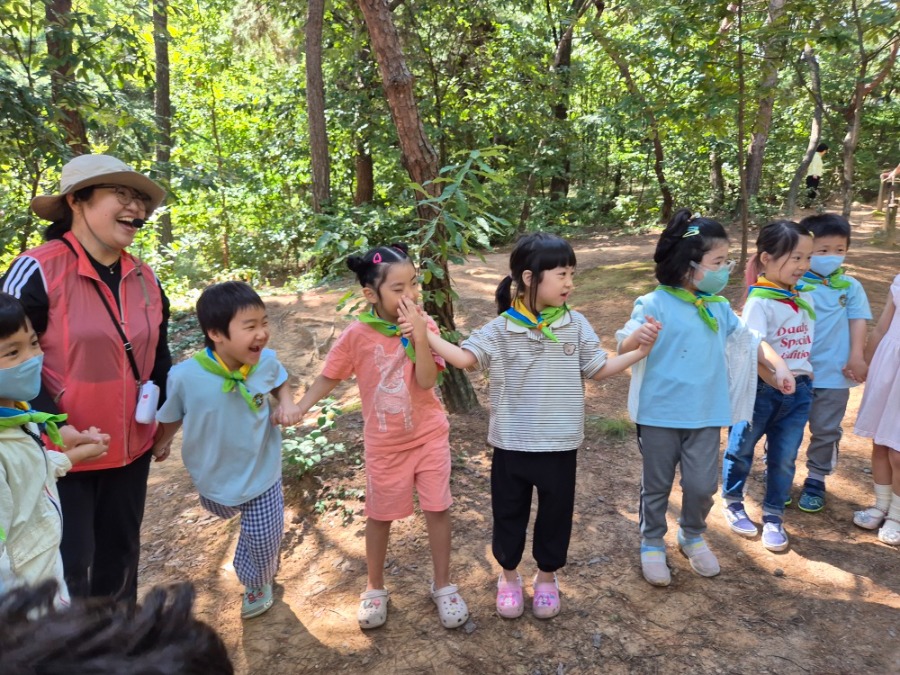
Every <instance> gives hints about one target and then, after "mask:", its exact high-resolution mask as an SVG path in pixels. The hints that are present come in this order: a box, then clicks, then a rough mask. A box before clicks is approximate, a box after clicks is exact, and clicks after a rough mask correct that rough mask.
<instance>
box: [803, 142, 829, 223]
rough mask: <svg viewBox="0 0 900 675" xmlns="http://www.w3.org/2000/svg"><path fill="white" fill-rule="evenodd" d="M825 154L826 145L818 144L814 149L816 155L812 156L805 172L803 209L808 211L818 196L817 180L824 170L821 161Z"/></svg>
mask: <svg viewBox="0 0 900 675" xmlns="http://www.w3.org/2000/svg"><path fill="white" fill-rule="evenodd" d="M826 152H828V144H827V143H819V146H818V147H817V148H816V154H814V155H813V158H812V160H811V161H810V163H809V168H808V169H807V170H806V204H805V205H804V208H807V209H808V208H809V207H810V206H812V203H813V202H814V201H816V199H817V198H818V196H819V180H820V179H821V178H822V172H823V171H824V170H825V165H824V163H823V162H822V159H823V158H824V157H825V153H826Z"/></svg>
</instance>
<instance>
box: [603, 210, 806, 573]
mask: <svg viewBox="0 0 900 675" xmlns="http://www.w3.org/2000/svg"><path fill="white" fill-rule="evenodd" d="M653 260H654V262H655V263H656V278H657V279H658V280H659V282H660V285H659V286H657V287H656V289H655V290H654V291H652V292H651V293H648V294H647V295H644V296H642V297H640V298H638V299H637V300H636V301H635V303H634V311H633V313H632V315H631V320H630V321H629V322H628V323H627V324H626V325H625V327H624V328H623V329H622V330H620V331H619V332H618V333H616V339H617V340H618V341H619V352H620V353H625V352H629V351H631V350H633V349H636V348H637V346H638V345H639V344H640V343H641V333H640V332H638V329H639V328H640V327H641V326H642V325H643V324H645V323H653V324H654V325H655V326H656V327H657V329H660V328H661V330H659V337H658V338H657V340H656V346H655V347H654V348H653V350H652V351H651V352H650V355H649V356H648V357H647V359H646V360H645V361H642V362H639V363H637V364H636V365H634V366H632V376H631V388H630V390H629V394H628V411H629V413H630V415H631V418H632V420H634V422H635V423H636V424H637V432H638V449H639V450H640V452H641V457H642V461H643V468H642V472H641V502H640V527H641V569H642V572H643V575H644V578H645V579H646V580H647V581H648V582H649V583H651V584H653V585H654V586H668V585H669V583H670V582H671V573H670V572H669V567H668V564H667V562H666V547H665V540H664V536H665V534H666V531H667V529H668V527H667V525H666V511H667V509H668V504H669V493H670V492H671V491H672V485H673V483H674V481H675V470H676V467H678V465H680V466H681V488H682V500H681V515H680V517H679V519H678V521H679V524H680V525H681V528H680V529H679V531H678V538H677V539H678V545H679V547H680V549H681V551H682V552H683V553H684V555H685V556H686V557H687V558H688V560H689V562H690V565H691V568H692V569H693V570H694V571H695V572H696V573H697V574H699V575H701V576H704V577H712V576H715V575H717V574H718V573H719V562H718V560H717V559H716V556H715V554H714V553H713V552H712V551H710V549H709V547H708V546H707V544H706V542H705V541H704V539H703V533H704V532H705V531H706V518H707V515H708V514H709V510H710V508H711V507H712V503H713V494H714V493H715V491H716V486H717V483H718V466H719V445H720V439H721V430H722V427H726V426H729V425H731V424H732V423H735V422H737V421H740V420H748V419H750V417H751V416H752V414H753V402H754V392H755V389H756V374H757V361H758V362H759V363H760V364H763V365H765V366H767V370H766V372H774V377H773V379H772V381H773V383H774V382H776V381H777V383H778V386H779V387H783V388H789V387H792V386H793V378H792V377H791V374H790V371H789V370H788V368H787V366H786V365H785V363H784V361H783V360H782V359H781V358H779V357H778V356H777V355H776V354H775V352H774V350H772V348H771V347H769V345H768V344H766V343H764V342H759V341H758V338H756V337H754V336H753V335H752V334H751V333H750V331H749V330H747V329H745V328H744V327H743V326H742V324H741V322H740V320H739V319H738V318H737V316H735V314H734V312H733V311H732V310H731V306H730V305H729V303H728V300H726V299H725V298H724V297H722V296H720V295H717V293H719V292H720V291H721V290H722V289H723V288H725V285H726V284H727V283H728V276H729V273H730V272H731V270H732V268H733V267H734V262H733V261H731V260H728V235H727V234H726V232H725V228H723V227H722V225H720V224H719V223H717V222H716V221H714V220H711V219H709V218H702V217H692V216H691V212H690V211H689V210H687V209H681V210H680V211H678V212H677V213H676V214H675V215H674V217H673V218H672V220H671V221H669V224H668V225H667V226H666V229H665V231H663V233H662V235H660V238H659V242H658V243H657V245H656V252H655V254H654V256H653ZM645 317H646V319H645ZM651 317H652V318H651Z"/></svg>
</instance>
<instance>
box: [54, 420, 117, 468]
mask: <svg viewBox="0 0 900 675" xmlns="http://www.w3.org/2000/svg"><path fill="white" fill-rule="evenodd" d="M79 433H80V434H81V436H82V437H83V438H88V439H90V438H96V439H99V440H98V441H97V442H95V443H92V442H85V443H79V444H77V445H76V446H75V447H72V448H69V449H67V450H66V451H65V454H66V457H68V458H69V461H70V462H72V464H78V463H79V462H84V461H86V460H90V459H99V458H100V457H103V455H105V454H106V452H107V451H108V450H109V434H101V433H100V430H99V429H97V428H96V427H91V428H90V429H89V430H87V431H82V432H79Z"/></svg>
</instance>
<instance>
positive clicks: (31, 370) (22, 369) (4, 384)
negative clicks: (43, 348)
mask: <svg viewBox="0 0 900 675" xmlns="http://www.w3.org/2000/svg"><path fill="white" fill-rule="evenodd" d="M43 366H44V355H43V354H38V355H37V356H35V357H33V358H30V359H28V360H27V361H22V363H20V364H18V365H15V366H13V367H12V368H3V369H0V398H6V399H9V400H10V401H30V400H31V399H33V398H36V397H37V395H38V394H39V393H40V391H41V368H43Z"/></svg>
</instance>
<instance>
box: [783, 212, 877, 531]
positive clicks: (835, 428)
mask: <svg viewBox="0 0 900 675" xmlns="http://www.w3.org/2000/svg"><path fill="white" fill-rule="evenodd" d="M800 225H803V226H806V227H807V228H809V231H810V232H812V233H813V236H814V240H813V255H812V259H811V260H810V263H809V271H808V272H807V273H806V274H805V275H804V277H803V281H804V283H807V284H813V285H814V286H815V287H816V290H815V296H814V297H815V302H816V337H815V339H814V340H813V345H812V353H811V354H810V363H811V364H812V368H813V373H815V380H814V381H813V387H814V388H813V402H812V408H811V409H810V412H809V431H810V439H809V445H808V446H807V448H806V468H807V477H806V481H805V482H804V484H803V492H802V493H801V494H800V501H799V503H798V506H799V507H800V510H801V511H806V512H807V513H817V512H819V511H821V510H822V509H824V508H825V477H826V476H828V475H830V474H832V473H833V472H834V469H835V467H836V465H837V459H838V445H839V443H840V440H841V435H842V431H841V421H842V420H843V419H844V413H845V412H846V410H847V401H848V399H849V398H850V388H851V387H855V386H856V385H857V384H859V383H860V382H863V381H864V380H865V379H866V373H867V371H868V366H867V365H866V362H865V359H863V348H864V347H865V344H866V332H867V330H868V329H867V326H866V322H867V321H868V320H869V319H871V318H872V312H871V310H870V309H869V301H868V299H867V298H866V292H865V290H864V289H863V287H862V284H860V283H859V282H858V281H857V280H856V279H854V278H853V277H850V276H847V275H846V274H844V268H843V267H841V265H842V264H843V262H844V256H845V255H846V253H847V249H848V248H850V223H849V222H848V221H847V219H846V218H844V217H843V216H839V215H837V214H832V213H825V214H822V215H815V216H809V217H808V218H804V219H803V220H802V221H800Z"/></svg>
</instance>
